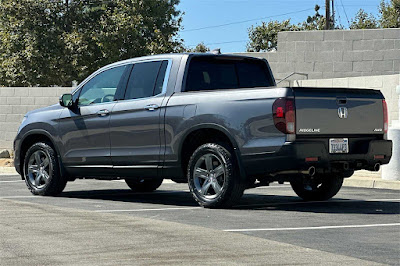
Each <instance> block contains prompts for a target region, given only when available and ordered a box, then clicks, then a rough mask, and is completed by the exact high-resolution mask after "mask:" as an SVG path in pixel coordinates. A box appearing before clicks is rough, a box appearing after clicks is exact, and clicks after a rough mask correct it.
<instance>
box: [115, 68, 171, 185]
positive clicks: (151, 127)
mask: <svg viewBox="0 0 400 266" xmlns="http://www.w3.org/2000/svg"><path fill="white" fill-rule="evenodd" d="M169 67H170V63H169V61H167V60H164V61H151V62H142V63H136V64H134V66H133V69H132V72H131V75H130V78H129V81H128V85H127V89H126V93H125V97H124V100H121V101H118V102H117V103H116V105H115V107H114V109H113V111H112V113H111V121H110V139H111V158H112V161H113V165H114V170H115V171H116V173H118V174H119V175H120V176H134V177H142V178H143V177H153V178H154V177H157V168H158V167H159V165H160V152H161V147H160V143H161V142H160V138H161V133H162V132H161V130H162V128H161V124H162V123H161V121H160V119H161V117H160V110H161V108H162V105H163V101H164V98H165V89H166V82H167V80H165V75H166V72H167V69H168V68H169Z"/></svg>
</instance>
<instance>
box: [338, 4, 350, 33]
mask: <svg viewBox="0 0 400 266" xmlns="http://www.w3.org/2000/svg"><path fill="white" fill-rule="evenodd" d="M340 3H341V4H342V8H343V11H344V15H345V16H346V20H347V26H348V27H349V28H350V21H349V17H348V16H347V13H346V9H345V8H344V5H343V1H342V0H340Z"/></svg>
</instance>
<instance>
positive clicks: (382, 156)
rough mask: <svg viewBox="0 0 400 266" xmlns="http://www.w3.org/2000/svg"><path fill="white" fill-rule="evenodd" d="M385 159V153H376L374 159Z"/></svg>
mask: <svg viewBox="0 0 400 266" xmlns="http://www.w3.org/2000/svg"><path fill="white" fill-rule="evenodd" d="M381 159H385V155H374V160H381Z"/></svg>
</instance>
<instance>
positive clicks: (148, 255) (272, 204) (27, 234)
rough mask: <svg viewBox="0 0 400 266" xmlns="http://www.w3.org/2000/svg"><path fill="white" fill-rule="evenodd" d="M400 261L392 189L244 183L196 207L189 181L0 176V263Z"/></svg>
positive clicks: (399, 199) (399, 196)
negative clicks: (41, 187)
mask: <svg viewBox="0 0 400 266" xmlns="http://www.w3.org/2000/svg"><path fill="white" fill-rule="evenodd" d="M28 263H29V264H30V265H55V264H80V265H89V264H91V265H93V264H96V265H116V264H120V265H128V264H129V265H132V264H147V265H154V264H155V265H164V264H192V265H197V264H200V263H201V264H206V265H209V264H226V265H234V264H259V265H265V264H296V265H297V264H345V265H375V264H391V265H396V264H397V265H399V264H400V191H398V190H397V191H396V190H383V189H364V188H350V187H344V188H343V189H342V190H341V191H340V192H339V194H338V195H337V196H336V197H335V198H334V199H332V200H330V201H328V202H303V201H302V200H301V199H299V198H298V197H296V196H295V194H294V192H293V191H292V190H291V188H290V186H289V185H274V186H271V187H262V188H256V189H251V190H247V191H246V192H245V195H244V197H243V198H242V200H241V202H240V203H239V205H237V206H235V207H234V208H233V209H229V210H210V209H203V208H201V207H198V205H197V204H196V203H195V201H194V200H193V199H192V197H191V195H190V194H189V192H188V188H187V184H175V183H172V182H164V183H163V185H162V186H161V187H160V188H159V190H157V191H156V192H153V193H137V194H134V193H132V192H131V191H130V190H129V189H128V187H127V186H126V184H125V183H124V182H123V181H97V180H77V181H75V182H71V183H69V184H68V185H67V188H66V189H65V191H64V192H63V193H62V194H61V195H60V196H58V197H38V196H33V195H31V194H30V193H29V192H28V190H27V189H26V187H25V184H24V182H23V181H21V180H19V177H18V176H15V175H1V176H0V264H1V265H21V264H28Z"/></svg>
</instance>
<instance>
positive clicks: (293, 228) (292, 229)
mask: <svg viewBox="0 0 400 266" xmlns="http://www.w3.org/2000/svg"><path fill="white" fill-rule="evenodd" d="M386 226H400V223H391V224H355V225H328V226H313V227H287V228H251V229H226V230H223V231H225V232H255V231H297V230H323V229H341V228H365V227H386Z"/></svg>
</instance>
